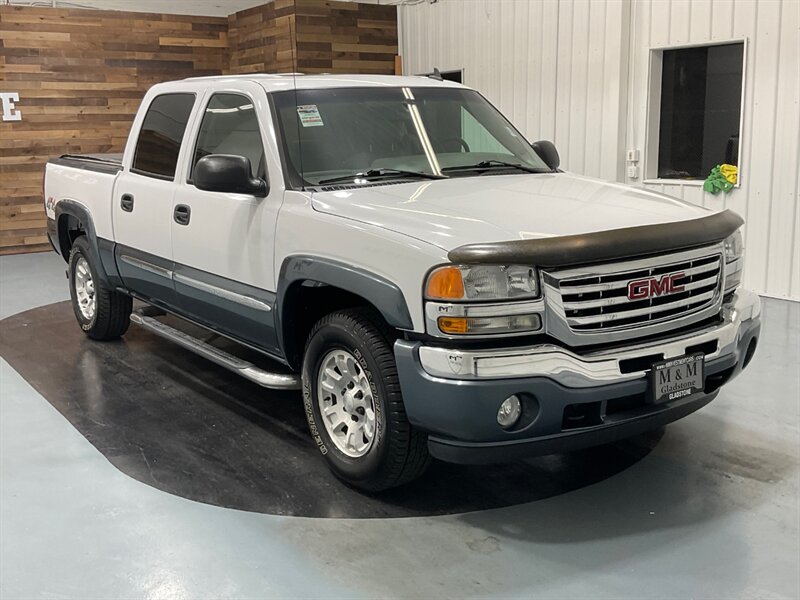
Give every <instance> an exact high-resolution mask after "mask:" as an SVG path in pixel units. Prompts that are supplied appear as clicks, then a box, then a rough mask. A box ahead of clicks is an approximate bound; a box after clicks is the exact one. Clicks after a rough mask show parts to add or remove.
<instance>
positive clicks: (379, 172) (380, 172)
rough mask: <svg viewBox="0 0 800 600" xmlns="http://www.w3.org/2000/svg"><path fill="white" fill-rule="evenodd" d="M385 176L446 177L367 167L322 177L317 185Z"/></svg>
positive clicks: (443, 177)
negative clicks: (354, 171) (326, 177)
mask: <svg viewBox="0 0 800 600" xmlns="http://www.w3.org/2000/svg"><path fill="white" fill-rule="evenodd" d="M385 177H418V178H420V179H447V177H445V176H444V175H436V174H434V173H424V172H422V171H404V170H403V169H369V170H368V171H364V172H363V173H353V174H351V175H341V176H339V177H331V178H330V179H323V180H322V181H320V182H318V183H317V185H325V184H326V183H341V182H343V181H353V182H355V180H356V179H383V178H385Z"/></svg>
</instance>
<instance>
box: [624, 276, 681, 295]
mask: <svg viewBox="0 0 800 600" xmlns="http://www.w3.org/2000/svg"><path fill="white" fill-rule="evenodd" d="M682 277H685V273H684V272H683V271H681V272H680V273H671V274H669V275H662V276H661V277H660V278H659V277H648V278H647V279H637V280H636V281H631V282H629V283H628V299H629V300H644V299H646V298H657V297H658V296H666V295H667V294H674V293H676V292H682V291H683V289H684V288H683V286H682V285H678V284H677V283H676V281H678V279H681V278H682Z"/></svg>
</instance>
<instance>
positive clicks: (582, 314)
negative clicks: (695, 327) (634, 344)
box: [557, 253, 722, 333]
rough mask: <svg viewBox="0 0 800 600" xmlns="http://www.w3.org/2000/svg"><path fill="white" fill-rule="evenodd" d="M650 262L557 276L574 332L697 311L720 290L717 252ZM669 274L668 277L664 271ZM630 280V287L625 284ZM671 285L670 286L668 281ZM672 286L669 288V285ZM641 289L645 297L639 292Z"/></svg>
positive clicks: (631, 325)
mask: <svg viewBox="0 0 800 600" xmlns="http://www.w3.org/2000/svg"><path fill="white" fill-rule="evenodd" d="M671 258H674V257H670V256H666V257H661V260H654V261H653V266H649V265H647V266H643V267H639V266H638V265H637V268H635V269H630V270H628V269H625V266H624V265H619V267H620V270H615V269H614V268H613V266H612V268H610V269H609V266H608V265H603V268H602V269H598V271H597V272H596V273H592V272H591V268H587V269H585V272H583V273H581V274H580V276H576V277H570V276H567V277H565V278H563V279H559V280H558V284H557V285H558V290H559V292H560V296H561V297H560V300H561V302H560V304H561V307H562V309H563V316H564V317H565V319H566V323H567V325H568V327H569V328H570V329H571V330H572V331H574V332H576V333H584V332H586V333H588V332H597V331H610V330H615V329H626V328H637V327H642V326H646V325H650V324H655V323H659V322H664V321H669V320H672V319H677V318H680V317H684V316H686V315H690V314H692V313H695V312H698V311H701V310H703V309H705V308H707V307H709V306H711V305H713V304H714V303H715V302H717V300H718V297H719V294H720V290H721V264H722V258H721V254H719V253H715V254H706V255H703V256H698V257H692V258H690V259H682V260H679V261H676V262H670V259H671ZM670 275H672V276H673V280H672V281H668V280H669V276H670ZM631 285H633V288H631V287H630V286H631ZM670 285H671V286H673V287H672V288H670V287H669V286H670ZM673 290H674V291H673ZM642 294H645V297H639V296H641V295H642Z"/></svg>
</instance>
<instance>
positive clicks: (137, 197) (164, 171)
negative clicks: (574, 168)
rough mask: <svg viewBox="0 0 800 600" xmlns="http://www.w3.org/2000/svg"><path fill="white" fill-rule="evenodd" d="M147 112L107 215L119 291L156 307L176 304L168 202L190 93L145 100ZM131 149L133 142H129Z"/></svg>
mask: <svg viewBox="0 0 800 600" xmlns="http://www.w3.org/2000/svg"><path fill="white" fill-rule="evenodd" d="M148 101H149V108H148V109H147V112H146V113H145V116H144V118H143V119H142V121H141V123H139V122H137V123H134V127H133V129H132V131H137V126H138V136H137V137H136V142H135V146H133V147H129V148H128V152H126V156H132V158H131V159H130V163H129V164H126V165H124V170H123V172H122V174H121V175H120V177H119V178H118V180H117V184H116V186H115V188H114V198H113V205H112V211H113V215H114V239H115V241H116V242H117V245H116V250H115V253H116V260H117V266H118V268H119V272H120V276H121V277H122V280H123V282H124V284H125V286H126V287H127V288H128V289H130V290H131V291H133V292H135V293H136V294H137V295H138V296H140V297H142V298H144V299H146V300H148V301H149V302H152V303H153V304H156V305H162V306H165V307H167V308H173V307H174V306H175V305H176V296H175V289H174V286H173V283H172V272H173V260H172V222H173V221H172V212H173V206H172V199H173V195H174V193H175V183H174V181H173V180H174V178H175V172H176V170H177V165H178V156H179V154H180V149H181V145H182V142H183V138H184V135H185V131H186V126H187V123H188V121H189V117H190V115H191V113H192V107H193V105H194V103H195V94H194V93H170V94H162V95H159V96H155V97H154V98H145V101H144V102H145V103H147V102H148ZM129 143H130V144H133V140H131V142H129Z"/></svg>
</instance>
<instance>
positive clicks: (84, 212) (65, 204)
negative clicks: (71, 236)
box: [54, 200, 118, 287]
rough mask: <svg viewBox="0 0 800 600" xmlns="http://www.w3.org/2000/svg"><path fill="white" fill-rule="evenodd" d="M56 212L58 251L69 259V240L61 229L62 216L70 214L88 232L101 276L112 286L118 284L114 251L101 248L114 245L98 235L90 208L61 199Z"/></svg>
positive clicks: (87, 237)
mask: <svg viewBox="0 0 800 600" xmlns="http://www.w3.org/2000/svg"><path fill="white" fill-rule="evenodd" d="M55 213H56V214H55V219H54V220H55V227H56V240H54V241H56V242H57V243H58V252H59V254H61V256H62V257H63V258H64V260H66V261H68V260H69V249H68V247H67V245H66V244H67V242H69V240H68V239H67V237H66V235H65V232H62V230H61V218H62V217H63V216H65V215H68V216H70V217H73V218H74V219H77V220H78V221H79V222H80V224H81V225H82V226H83V230H84V231H85V232H86V240H87V241H88V242H89V248H90V250H91V252H92V255H93V256H92V258H93V259H94V264H95V269H96V270H97V275H98V276H99V278H100V279H101V280H102V281H103V282H104V283H105V284H107V285H111V286H112V287H114V286H116V285H118V275H117V272H116V271H117V269H116V265H115V264H114V259H113V251H109V249H108V248H105V249H106V251H105V252H103V251H102V250H103V249H101V245H102V246H104V247H105V246H113V244H111V243H110V242H107V243H105V244H104V243H103V242H106V241H105V240H101V239H100V238H98V237H97V232H96V231H95V228H94V221H93V220H92V215H91V214H90V213H89V209H88V208H86V207H85V206H84V205H83V204H81V203H79V202H76V201H74V200H61V201H60V202H59V203H58V204H57V205H56V207H55ZM109 274H111V275H113V276H114V280H112V278H111V277H109Z"/></svg>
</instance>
